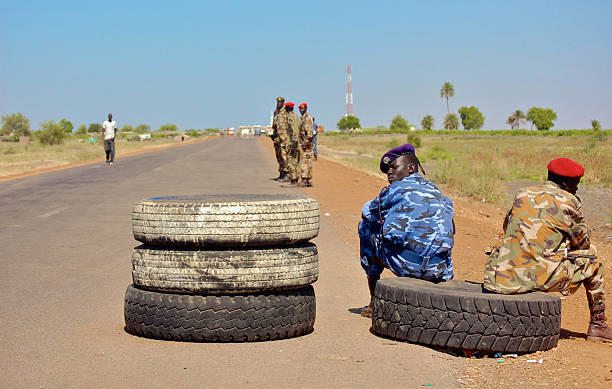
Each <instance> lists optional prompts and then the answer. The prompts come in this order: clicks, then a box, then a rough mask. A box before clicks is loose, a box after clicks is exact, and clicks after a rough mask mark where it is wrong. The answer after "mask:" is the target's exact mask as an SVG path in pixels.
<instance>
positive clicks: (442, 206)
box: [361, 173, 454, 279]
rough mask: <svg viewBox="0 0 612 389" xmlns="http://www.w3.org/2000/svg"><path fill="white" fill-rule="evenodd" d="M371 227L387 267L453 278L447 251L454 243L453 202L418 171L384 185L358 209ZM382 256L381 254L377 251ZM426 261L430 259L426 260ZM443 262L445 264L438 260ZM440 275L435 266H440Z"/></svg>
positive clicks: (403, 272) (398, 272)
mask: <svg viewBox="0 0 612 389" xmlns="http://www.w3.org/2000/svg"><path fill="white" fill-rule="evenodd" d="M361 213H362V216H363V219H365V220H367V221H368V222H370V225H371V227H370V228H372V229H377V230H378V231H379V239H378V242H379V244H380V246H381V247H383V248H384V252H383V253H382V256H384V257H385V258H384V262H385V263H387V264H388V265H389V269H390V270H391V271H393V273H395V274H396V275H398V276H415V277H419V278H427V277H424V274H425V275H426V274H427V273H428V272H432V273H433V274H437V275H436V277H431V278H442V279H450V278H452V277H453V272H452V262H451V256H450V252H451V249H452V248H453V245H454V230H453V216H454V211H453V203H452V201H451V200H450V199H449V198H448V197H446V196H443V195H442V193H441V192H440V190H439V189H438V187H437V186H436V185H435V184H434V183H432V182H431V181H428V180H426V179H425V178H424V177H423V176H421V175H420V174H418V173H415V174H412V175H410V176H408V177H405V178H404V179H402V180H400V181H396V182H394V183H392V184H391V185H389V186H387V187H386V188H384V189H383V190H382V191H381V192H380V193H379V194H378V196H377V197H376V199H374V200H372V201H368V202H367V203H365V205H364V206H363V209H362V211H361ZM411 253H412V254H416V255H417V256H421V257H427V258H431V257H434V256H435V257H438V258H437V259H436V260H431V261H430V263H415V262H414V256H413V255H412V254H411ZM379 255H381V253H379ZM428 261H429V259H428ZM440 262H444V263H442V264H441V263H440ZM442 265H444V268H443V270H442V274H440V272H439V271H438V272H436V268H438V269H442V268H441V267H440V266H442Z"/></svg>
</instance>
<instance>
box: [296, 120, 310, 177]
mask: <svg viewBox="0 0 612 389" xmlns="http://www.w3.org/2000/svg"><path fill="white" fill-rule="evenodd" d="M313 139H314V122H313V120H312V116H310V115H309V114H308V112H305V113H304V114H303V115H302V117H301V119H300V134H299V142H300V171H301V173H302V180H309V179H311V178H312V150H313V146H314V143H313Z"/></svg>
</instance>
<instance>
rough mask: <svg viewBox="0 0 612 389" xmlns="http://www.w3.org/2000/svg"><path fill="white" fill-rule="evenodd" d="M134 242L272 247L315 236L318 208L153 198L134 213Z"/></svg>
mask: <svg viewBox="0 0 612 389" xmlns="http://www.w3.org/2000/svg"><path fill="white" fill-rule="evenodd" d="M132 229H133V232H134V238H135V239H136V240H138V241H140V242H142V243H146V244H151V245H157V246H168V247H192V248H201V247H241V246H248V247H252V246H276V245H287V244H294V243H299V242H305V241H308V240H310V239H313V238H315V237H316V236H317V235H318V233H319V203H318V202H317V201H316V200H314V199H310V198H305V197H303V196H298V195H282V194H280V195H202V196H185V197H175V196H169V197H154V198H150V199H147V200H143V201H140V202H139V203H137V204H136V205H135V206H134V209H133V211H132Z"/></svg>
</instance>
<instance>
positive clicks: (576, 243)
mask: <svg viewBox="0 0 612 389" xmlns="http://www.w3.org/2000/svg"><path fill="white" fill-rule="evenodd" d="M568 208H569V211H570V212H569V216H570V218H571V223H572V224H571V226H570V238H571V243H570V248H571V249H573V250H581V249H588V248H589V246H590V245H591V239H590V237H591V231H590V229H589V226H588V225H587V223H586V221H585V220H584V215H583V213H582V204H581V203H580V202H578V203H576V204H574V203H571V204H569V207H568Z"/></svg>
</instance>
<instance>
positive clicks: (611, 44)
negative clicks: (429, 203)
mask: <svg viewBox="0 0 612 389" xmlns="http://www.w3.org/2000/svg"><path fill="white" fill-rule="evenodd" d="M611 17H612V1H584V2H578V1H537V0H533V1H378V2H375V1H338V2H335V1H329V2H327V1H312V2H304V3H300V2H289V3H282V2H262V1H223V2H220V1H214V2H212V1H211V2H206V1H201V2H200V1H179V2H168V1H163V2H162V1H105V2H100V1H95V2H94V1H57V2H49V1H27V0H24V1H19V2H17V1H7V0H0V114H1V115H5V114H7V113H14V112H22V113H23V114H24V115H26V116H27V117H28V118H29V119H30V122H31V125H32V127H34V128H38V125H39V123H41V122H43V121H45V120H50V119H54V120H59V119H61V118H62V117H66V118H68V119H69V120H71V121H72V122H73V123H74V124H75V126H78V125H79V124H81V123H92V122H102V121H103V120H104V119H105V117H106V114H107V113H108V112H112V113H113V115H114V116H115V119H116V120H117V122H118V124H119V125H120V126H122V125H124V124H131V125H138V124H139V123H148V124H149V125H151V126H152V127H153V128H154V129H156V128H158V127H159V126H160V125H161V124H164V123H175V124H177V125H178V126H179V127H180V128H183V129H188V128H207V127H231V126H238V125H243V124H266V123H267V122H268V121H269V117H270V113H271V111H272V110H273V108H274V99H275V98H276V96H278V95H281V96H285V97H286V98H287V99H288V100H292V101H295V102H296V103H299V102H302V101H306V102H308V103H309V108H310V109H309V110H310V112H311V113H312V114H313V115H314V116H315V117H316V118H317V122H319V123H320V124H322V125H325V126H326V127H328V128H335V124H336V123H337V121H338V120H339V119H340V118H341V117H342V116H343V114H344V109H345V106H344V103H345V90H346V65H347V64H351V65H352V68H353V95H354V102H355V115H356V116H357V117H359V118H360V119H361V123H362V125H363V126H364V127H366V126H367V127H371V126H377V125H386V126H388V125H389V123H390V121H391V119H392V118H393V116H395V115H397V114H401V115H402V116H404V117H405V118H406V119H407V120H408V121H409V122H411V123H415V124H418V123H420V121H421V119H422V117H423V116H424V115H427V114H431V115H433V116H434V118H435V127H436V128H439V127H440V126H441V123H442V120H443V117H444V115H445V114H446V105H445V103H444V101H443V100H442V99H441V98H440V87H441V86H442V84H443V83H444V82H445V81H450V82H451V83H453V84H454V85H455V97H454V98H451V100H450V107H451V111H454V112H456V111H457V109H458V108H459V107H461V106H471V105H474V106H476V107H478V108H479V109H480V110H481V112H482V113H483V114H484V115H485V118H486V119H485V126H484V128H486V129H491V128H507V127H508V126H507V125H505V120H506V118H507V117H508V116H509V115H510V113H511V112H512V111H513V110H515V109H522V110H523V111H527V109H528V108H529V107H532V106H542V107H550V108H553V109H554V110H555V111H556V112H557V114H558V120H557V122H556V124H555V127H554V128H586V127H590V121H591V119H598V120H599V121H600V122H601V123H602V125H603V126H604V127H605V128H612V109H610V108H611V106H612V102H611V97H612V77H611V70H610V69H612V41H611V38H612V23H610V20H611Z"/></svg>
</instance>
